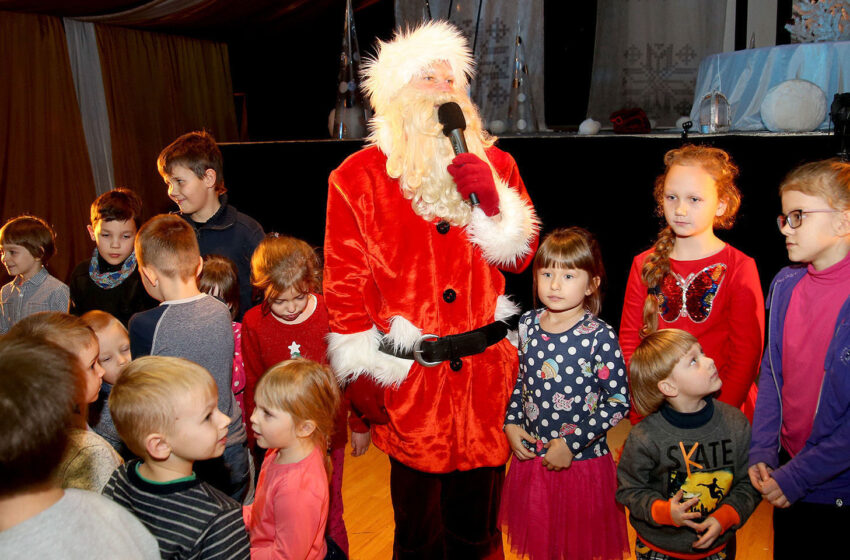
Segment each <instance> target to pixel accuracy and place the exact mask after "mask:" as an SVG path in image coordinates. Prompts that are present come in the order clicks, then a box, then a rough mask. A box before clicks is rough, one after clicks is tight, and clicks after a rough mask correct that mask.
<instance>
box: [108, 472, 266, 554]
mask: <svg viewBox="0 0 850 560" xmlns="http://www.w3.org/2000/svg"><path fill="white" fill-rule="evenodd" d="M138 465H139V461H130V462H129V463H127V464H126V465H123V466H121V467H120V468H118V469H116V470H115V472H114V473H113V474H112V477H111V478H110V479H109V482H107V484H106V486H105V487H104V489H103V495H104V496H106V497H108V498H111V499H112V500H113V501H114V502H115V503H117V504H119V505H121V506H124V507H125V508H126V509H127V510H128V511H130V512H131V513H132V514H134V515H135V516H136V517H137V518H138V519H139V521H141V522H142V524H143V525H144V526H145V527H147V529H148V530H149V531H150V532H151V533H152V534H153V536H154V537H156V540H157V542H158V543H159V550H160V553H161V554H162V558H163V560H167V559H168V560H170V559H184V558H186V559H189V558H191V559H196V558H221V559H228V560H230V559H240V558H241V559H245V560H248V559H249V558H250V544H249V542H248V534H247V532H246V531H245V523H244V522H243V521H242V506H241V505H240V504H238V503H237V502H236V501H234V500H233V499H231V498H230V497H228V496H227V495H225V494H224V493H222V492H220V491H219V490H216V489H215V488H213V487H212V486H210V485H209V484H207V483H206V482H203V481H202V480H199V479H197V478H194V477H192V478H191V479H180V480H178V481H175V482H171V483H167V484H156V483H152V482H149V481H147V480H145V479H143V478H142V477H140V476H139V474H138V471H137V469H138Z"/></svg>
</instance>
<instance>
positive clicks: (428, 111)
mask: <svg viewBox="0 0 850 560" xmlns="http://www.w3.org/2000/svg"><path fill="white" fill-rule="evenodd" d="M448 101H454V102H456V103H457V104H458V105H460V107H461V109H462V110H463V113H464V116H465V118H466V122H467V128H466V132H465V138H466V142H467V147H468V149H469V152H471V153H474V154H475V155H477V156H478V157H480V158H481V159H482V160H484V161H486V162H487V163H488V164H489V161H488V160H487V157H486V155H485V153H484V149H485V148H486V147H489V146H491V145H492V144H493V142H494V139H491V138H490V137H489V135H487V133H486V132H485V131H483V130H482V128H481V119H480V118H479V116H478V111H477V110H476V109H475V106H474V105H473V104H472V102H471V101H470V100H469V98H468V97H467V96H465V95H452V94H447V93H441V94H434V93H430V92H423V91H420V90H417V89H415V88H412V87H406V88H404V89H403V90H402V92H401V93H400V94H399V95H398V97H397V98H396V100H395V103H394V104H393V108H392V109H391V110H390V111H389V114H385V115H380V116H377V115H376V116H375V117H374V118H373V119H372V121H371V122H370V126H371V128H372V133H371V135H370V137H369V139H370V142H371V143H372V144H377V146H378V147H379V148H380V149H381V151H382V152H384V154H386V156H387V174H388V175H389V176H390V177H392V178H394V179H399V182H400V184H401V191H402V194H403V195H404V197H405V198H406V199H408V200H410V201H411V206H412V207H413V211H414V212H415V213H416V214H417V215H419V216H422V217H423V218H424V219H426V220H428V221H431V220H434V219H435V218H439V219H443V220H446V221H447V222H449V223H451V224H452V225H458V226H464V225H466V224H468V223H469V220H470V217H471V215H472V209H471V207H470V205H469V204H468V203H467V202H466V201H464V200H463V198H462V197H461V196H460V193H458V192H457V186H456V185H455V182H454V179H452V176H451V175H449V172H448V170H447V168H448V166H449V164H450V163H451V162H452V160H453V159H454V157H455V154H454V152H453V150H452V146H451V142H450V141H449V139H448V138H447V137H446V136H445V135H444V134H443V127H442V125H440V123H439V121H438V119H437V107H438V106H439V105H441V104H443V103H446V102H448ZM491 170H492V166H491ZM494 178H495V174H494Z"/></svg>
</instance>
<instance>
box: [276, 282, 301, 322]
mask: <svg viewBox="0 0 850 560" xmlns="http://www.w3.org/2000/svg"><path fill="white" fill-rule="evenodd" d="M309 302H310V294H309V293H307V292H299V291H298V290H296V289H295V288H289V289H287V290H286V291H284V292H280V293H279V294H277V295H276V296H274V297H271V298H269V308H270V309H271V312H272V315H274V316H275V317H277V318H278V319H280V320H281V321H283V322H284V323H297V322H299V321H298V318H299V317H300V316H301V314H302V313H304V310H305V309H307V304H308V303H309Z"/></svg>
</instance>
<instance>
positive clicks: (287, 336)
mask: <svg viewBox="0 0 850 560" xmlns="http://www.w3.org/2000/svg"><path fill="white" fill-rule="evenodd" d="M313 295H314V296H315V297H316V300H317V301H316V310H315V311H313V314H312V315H310V317H309V318H308V319H307V320H306V321H304V322H303V323H298V324H297V325H287V324H284V323H281V322H280V321H279V320H277V319H276V318H275V317H274V315H272V314H271V312H269V313H263V306H262V305H257V306H255V307H252V308H251V309H249V310H248V312H247V313H245V316H244V317H243V318H242V361H243V362H244V364H245V419H246V421H245V423H246V424H247V427H248V441H249V442H250V444H251V445H253V444H254V441H255V439H254V432H253V430H252V429H251V414H253V413H254V390H255V389H256V387H257V382H258V381H259V380H260V377H262V376H263V374H264V373H265V372H267V371H268V370H269V369H270V368H271V367H272V366H273V365H275V364H279V363H280V362H282V361H284V360H291V359H293V358H299V357H301V358H306V359H308V360H313V361H314V362H319V363H321V364H325V365H327V363H328V357H327V351H328V344H327V342H326V340H325V337H326V336H327V334H328V332H329V328H328V310H327V308H326V307H325V299H324V298H323V297H322V295H321V294H313ZM340 409H341V411H340V414H339V415H338V416H337V420H336V423H335V425H334V427H335V430H334V435H333V438H332V440H331V447H332V448H334V449H336V448H338V447H345V442H346V441H347V439H348V437H347V433H346V427H345V417H346V415H347V410H348V407H347V406H341V407H340Z"/></svg>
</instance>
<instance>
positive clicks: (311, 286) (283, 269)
mask: <svg viewBox="0 0 850 560" xmlns="http://www.w3.org/2000/svg"><path fill="white" fill-rule="evenodd" d="M251 283H252V284H253V285H254V287H255V288H257V289H258V290H261V291H262V292H263V296H264V297H263V311H264V312H266V313H268V309H269V300H270V299H273V298H275V297H277V296H278V295H279V294H280V293H282V292H285V291H286V290H288V289H290V288H292V289H294V290H295V291H297V292H299V293H302V294H303V293H309V292H316V293H321V291H322V263H321V261H320V260H319V257H318V256H317V255H316V252H315V251H314V250H313V248H312V247H310V246H309V245H308V244H307V243H306V242H304V241H301V240H300V239H296V238H294V237H289V236H288V235H280V234H277V233H270V234H268V235H267V236H266V237H265V239H263V240H262V241H260V244H259V245H257V248H256V249H255V250H254V254H253V255H252V256H251Z"/></svg>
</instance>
